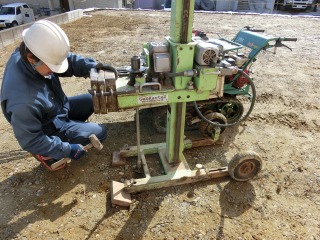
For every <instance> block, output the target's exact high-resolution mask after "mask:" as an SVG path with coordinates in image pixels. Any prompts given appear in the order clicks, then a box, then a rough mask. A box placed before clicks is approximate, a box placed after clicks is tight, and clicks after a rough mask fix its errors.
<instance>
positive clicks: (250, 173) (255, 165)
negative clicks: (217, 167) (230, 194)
mask: <svg viewBox="0 0 320 240" xmlns="http://www.w3.org/2000/svg"><path fill="white" fill-rule="evenodd" d="M261 167H262V161H261V158H260V156H259V155H258V154H257V153H255V152H253V151H246V152H241V153H237V154H236V155H235V156H234V157H233V158H232V159H231V161H230V162H229V164H228V172H229V175H230V176H231V177H232V178H233V179H234V180H236V181H248V180H249V179H252V178H253V177H254V176H256V175H257V174H258V173H259V171H260V170H261Z"/></svg>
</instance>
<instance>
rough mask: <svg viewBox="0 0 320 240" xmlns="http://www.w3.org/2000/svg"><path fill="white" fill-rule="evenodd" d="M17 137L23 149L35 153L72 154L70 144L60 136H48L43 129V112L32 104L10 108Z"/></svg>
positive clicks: (57, 156)
mask: <svg viewBox="0 0 320 240" xmlns="http://www.w3.org/2000/svg"><path fill="white" fill-rule="evenodd" d="M8 110H9V112H10V115H11V125H12V128H13V132H14V135H15V137H16V138H17V140H18V142H19V144H20V146H21V147H22V149H23V150H26V151H28V152H30V153H33V154H41V155H43V156H48V157H52V158H54V159H61V158H64V157H68V156H69V154H70V144H69V143H67V142H62V141H61V139H60V138H59V137H56V136H50V137H49V136H47V135H45V134H44V133H43V131H42V125H41V121H40V119H41V113H40V111H39V110H38V109H37V108H36V107H34V106H30V105H27V106H26V105H25V104H18V105H15V106H14V107H12V109H11V110H10V109H8Z"/></svg>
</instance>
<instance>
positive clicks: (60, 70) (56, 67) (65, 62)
mask: <svg viewBox="0 0 320 240" xmlns="http://www.w3.org/2000/svg"><path fill="white" fill-rule="evenodd" d="M44 63H45V64H46V65H47V66H48V68H50V70H51V71H52V72H55V73H64V72H66V71H67V70H68V67H69V64H68V59H67V58H66V59H65V60H63V62H62V63H61V64H58V65H54V64H50V63H46V62H44Z"/></svg>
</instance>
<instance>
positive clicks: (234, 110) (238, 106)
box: [218, 100, 244, 123]
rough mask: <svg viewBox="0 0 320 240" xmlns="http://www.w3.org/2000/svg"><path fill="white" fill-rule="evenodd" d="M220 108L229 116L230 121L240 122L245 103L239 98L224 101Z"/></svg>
mask: <svg viewBox="0 0 320 240" xmlns="http://www.w3.org/2000/svg"><path fill="white" fill-rule="evenodd" d="M218 108H219V111H220V112H221V113H222V114H223V115H224V116H225V117H226V118H227V120H228V123H235V122H238V121H239V119H240V118H241V117H242V115H243V112H244V108H243V105H242V103H241V102H240V101H239V100H237V101H233V102H229V103H222V104H221V105H220V106H218Z"/></svg>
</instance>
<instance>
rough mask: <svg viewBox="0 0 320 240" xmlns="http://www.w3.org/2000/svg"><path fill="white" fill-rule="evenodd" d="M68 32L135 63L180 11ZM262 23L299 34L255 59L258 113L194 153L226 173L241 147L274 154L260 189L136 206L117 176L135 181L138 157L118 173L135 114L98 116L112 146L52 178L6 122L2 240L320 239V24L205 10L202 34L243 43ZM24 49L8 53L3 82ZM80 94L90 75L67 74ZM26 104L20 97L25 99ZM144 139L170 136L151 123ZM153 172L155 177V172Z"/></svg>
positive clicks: (77, 25) (207, 188)
mask: <svg viewBox="0 0 320 240" xmlns="http://www.w3.org/2000/svg"><path fill="white" fill-rule="evenodd" d="M89 15H90V16H85V17H83V18H82V19H80V20H77V21H75V22H73V23H68V24H65V25H62V28H63V29H64V30H65V31H66V33H67V35H68V36H69V39H70V42H71V45H72V51H74V52H76V53H79V54H82V55H84V56H90V57H93V58H95V59H96V60H97V61H100V62H104V63H109V64H112V65H113V66H115V67H120V66H127V65H129V64H130V58H131V57H132V56H133V55H136V54H138V53H140V52H141V46H142V43H145V42H150V41H163V38H164V36H168V35H169V25H170V13H169V12H160V11H159V12H157V11H116V10H104V11H96V12H90V13H89ZM247 25H253V26H255V27H257V28H263V29H265V30H266V33H268V34H272V35H276V36H285V37H297V38H298V41H297V42H290V43H288V45H289V46H290V47H292V49H293V51H292V52H291V51H289V50H287V49H285V48H280V49H278V51H277V54H276V55H274V54H272V53H270V52H266V53H262V54H261V55H259V56H258V61H257V62H256V63H255V67H254V70H255V74H254V75H253V76H254V81H255V83H256V88H257V102H256V105H255V108H254V110H253V112H252V114H251V116H250V117H249V119H248V120H246V121H245V123H243V124H241V125H240V126H236V127H232V128H228V129H227V130H226V131H225V132H224V133H223V135H224V137H225V140H226V141H225V144H224V145H221V146H220V145H219V146H210V147H200V148H194V149H191V150H186V151H185V156H186V159H187V160H188V161H190V166H192V167H194V165H195V163H202V164H204V165H205V166H206V167H219V166H225V165H226V164H227V162H228V161H229V160H230V159H231V158H232V156H234V155H235V154H236V153H237V152H239V151H240V150H253V151H255V152H257V153H259V154H260V155H261V157H262V161H263V167H262V171H261V172H260V173H259V175H258V176H257V177H256V178H255V179H253V180H252V181H248V182H236V181H234V180H231V178H229V177H225V178H223V179H219V180H216V181H207V182H202V183H196V184H190V185H183V186H176V187H171V188H163V189H159V190H155V191H145V192H141V193H136V194H133V195H132V198H133V204H132V205H131V206H130V208H129V209H126V208H121V207H116V206H112V205H111V203H110V182H111V180H116V181H120V182H121V181H124V180H125V179H130V178H131V177H132V176H134V167H135V164H136V162H135V161H134V160H132V159H130V160H128V161H127V165H126V166H125V167H117V168H112V167H111V158H112V153H113V152H114V151H118V150H119V149H120V148H122V147H123V146H124V145H125V144H128V145H130V146H134V145H136V136H135V122H134V117H133V116H134V114H133V112H120V113H110V114H106V115H95V116H93V117H92V119H91V120H92V121H96V122H100V123H104V124H106V126H107V127H108V129H109V137H108V140H107V141H106V142H105V143H104V149H103V150H102V151H97V150H92V151H90V154H89V155H87V156H86V157H85V158H84V159H83V160H81V161H78V162H73V163H72V164H71V165H70V166H68V167H67V168H65V169H63V170H60V171H57V172H48V171H47V170H46V169H45V168H44V167H43V166H40V165H39V163H38V162H37V161H36V160H34V159H33V157H32V156H30V154H28V153H27V152H25V151H23V150H21V148H20V146H19V145H18V143H17V141H16V140H15V138H14V136H13V133H12V130H11V127H10V125H9V124H8V123H7V122H6V121H5V119H4V117H3V116H2V114H1V117H0V134H1V135H0V140H1V144H0V169H1V176H0V178H1V180H0V181H1V184H0V188H1V189H0V199H1V201H0V212H1V215H0V226H1V229H0V239H23V240H26V239H60V240H62V239H167V240H171V239H238V240H241V239H255V240H258V239H303V240H305V239H308V240H316V239H320V222H319V219H320V211H319V209H320V161H319V156H320V148H319V146H320V140H319V139H320V119H319V112H320V111H319V109H320V98H319V96H320V82H319V72H320V66H319V55H320V50H319V41H320V35H319V31H318V30H319V29H320V22H319V18H312V17H290V16H276V15H274V16H271V15H237V14H217V13H196V14H195V17H194V23H193V26H194V28H197V29H202V30H204V31H206V32H207V34H208V35H209V36H210V37H218V35H217V33H218V34H219V35H220V36H221V37H224V38H228V39H231V38H232V37H233V36H234V35H235V34H236V33H237V32H238V31H239V30H240V29H241V28H242V27H244V26H247ZM15 47H16V45H10V46H8V47H6V48H4V49H2V50H1V59H0V72H1V80H2V75H3V70H4V67H5V63H6V60H7V59H8V57H9V55H10V53H11V52H12V51H13V49H14V48H15ZM62 83H63V86H64V89H65V92H66V93H67V94H68V95H75V94H79V93H86V92H87V89H88V88H89V81H88V79H77V78H71V79H63V80H62ZM17 97H18V96H17ZM141 125H142V126H141V138H142V139H141V141H142V143H156V142H161V141H164V136H163V135H161V134H157V133H156V132H155V130H154V129H153V128H152V127H151V124H150V121H149V120H148V119H147V118H146V119H142V122H141ZM151 171H153V170H152V169H151Z"/></svg>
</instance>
